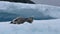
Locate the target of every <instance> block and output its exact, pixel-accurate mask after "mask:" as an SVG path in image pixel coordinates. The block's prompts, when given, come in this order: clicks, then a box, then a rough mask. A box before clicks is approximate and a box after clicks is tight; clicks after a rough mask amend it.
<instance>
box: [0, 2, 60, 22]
mask: <svg viewBox="0 0 60 34" xmlns="http://www.w3.org/2000/svg"><path fill="white" fill-rule="evenodd" d="M19 16H23V17H31V16H33V17H34V19H35V20H45V19H59V18H60V7H58V6H51V5H44V4H24V3H14V2H5V1H0V21H11V20H12V19H14V18H16V17H19Z"/></svg>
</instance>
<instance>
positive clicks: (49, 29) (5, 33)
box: [0, 19, 60, 34]
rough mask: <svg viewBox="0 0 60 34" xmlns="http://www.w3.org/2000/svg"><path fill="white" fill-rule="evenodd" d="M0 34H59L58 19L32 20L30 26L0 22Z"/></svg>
mask: <svg viewBox="0 0 60 34" xmlns="http://www.w3.org/2000/svg"><path fill="white" fill-rule="evenodd" d="M0 34H60V19H53V20H34V21H33V23H32V24H29V23H27V22H25V23H24V24H10V21H9V22H0Z"/></svg>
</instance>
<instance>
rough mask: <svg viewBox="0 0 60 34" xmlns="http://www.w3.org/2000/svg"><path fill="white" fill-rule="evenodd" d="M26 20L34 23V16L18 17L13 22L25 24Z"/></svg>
mask: <svg viewBox="0 0 60 34" xmlns="http://www.w3.org/2000/svg"><path fill="white" fill-rule="evenodd" d="M24 22H28V23H32V22H33V17H29V18H23V17H18V18H15V19H13V20H12V21H11V24H23V23H24Z"/></svg>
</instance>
